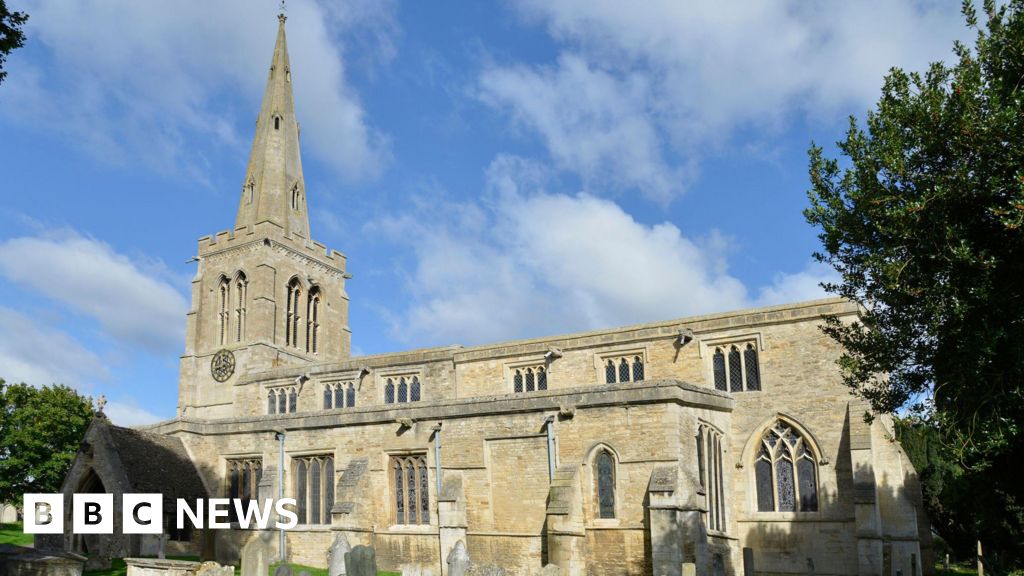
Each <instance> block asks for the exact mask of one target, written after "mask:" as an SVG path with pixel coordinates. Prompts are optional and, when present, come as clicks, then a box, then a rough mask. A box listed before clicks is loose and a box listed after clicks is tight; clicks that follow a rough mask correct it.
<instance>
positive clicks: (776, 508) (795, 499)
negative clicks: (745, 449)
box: [754, 420, 818, 512]
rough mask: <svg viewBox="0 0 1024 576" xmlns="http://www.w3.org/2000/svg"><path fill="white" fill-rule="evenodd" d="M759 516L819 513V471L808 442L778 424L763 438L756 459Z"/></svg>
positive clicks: (793, 431)
mask: <svg viewBox="0 0 1024 576" xmlns="http://www.w3.org/2000/svg"><path fill="white" fill-rule="evenodd" d="M754 485H755V488H756V490H757V510H758V511H759V512H814V511H816V510H817V509H818V470H817V463H816V462H815V459H814V455H813V454H812V453H811V449H810V447H809V446H808V445H807V441H806V439H805V438H804V437H803V436H802V435H801V434H800V433H799V432H797V431H796V430H795V429H794V428H793V427H792V426H790V425H789V424H787V423H785V422H783V421H781V420H780V421H777V422H776V423H775V424H774V425H772V426H771V427H770V428H769V429H768V430H767V431H766V432H765V433H764V435H763V436H762V437H761V444H760V445H759V447H758V450H757V453H756V454H755V456H754Z"/></svg>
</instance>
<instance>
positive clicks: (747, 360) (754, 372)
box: [743, 344, 761, 390]
mask: <svg viewBox="0 0 1024 576" xmlns="http://www.w3.org/2000/svg"><path fill="white" fill-rule="evenodd" d="M743 364H744V368H746V371H747V390H760V389H761V369H760V368H759V367H758V365H757V349H756V348H754V345H753V344H747V349H746V350H744V351H743Z"/></svg>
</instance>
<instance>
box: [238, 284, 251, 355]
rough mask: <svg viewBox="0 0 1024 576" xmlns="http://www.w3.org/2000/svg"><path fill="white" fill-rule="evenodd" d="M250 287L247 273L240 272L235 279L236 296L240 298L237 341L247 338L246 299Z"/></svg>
mask: <svg viewBox="0 0 1024 576" xmlns="http://www.w3.org/2000/svg"><path fill="white" fill-rule="evenodd" d="M248 288H249V281H248V280H247V279H246V278H245V273H243V272H239V273H238V278H236V279H235V295H236V296H235V298H236V299H237V300H238V302H237V303H236V304H235V342H241V341H242V340H243V339H245V301H246V292H247V291H248Z"/></svg>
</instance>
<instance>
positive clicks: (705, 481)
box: [697, 424, 725, 532]
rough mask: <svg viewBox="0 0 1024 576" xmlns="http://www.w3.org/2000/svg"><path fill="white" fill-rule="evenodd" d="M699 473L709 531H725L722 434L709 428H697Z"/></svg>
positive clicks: (706, 426) (705, 425)
mask: <svg viewBox="0 0 1024 576" xmlns="http://www.w3.org/2000/svg"><path fill="white" fill-rule="evenodd" d="M697 472H698V474H699V476H700V487H701V488H702V489H703V490H704V498H705V502H706V504H707V510H708V522H707V526H708V529H709V530H717V531H719V532H724V531H725V490H724V485H725V482H724V479H723V475H722V434H721V433H720V432H719V431H718V430H716V429H714V428H712V427H711V426H708V425H707V424H700V425H699V426H698V427H697Z"/></svg>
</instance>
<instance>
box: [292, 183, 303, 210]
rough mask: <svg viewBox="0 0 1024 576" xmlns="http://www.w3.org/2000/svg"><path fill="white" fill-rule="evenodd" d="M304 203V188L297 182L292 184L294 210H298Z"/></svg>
mask: <svg viewBox="0 0 1024 576" xmlns="http://www.w3.org/2000/svg"><path fill="white" fill-rule="evenodd" d="M301 205H302V190H301V189H299V185H298V184H295V185H294V186H292V210H298V209H299V207H300V206H301Z"/></svg>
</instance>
